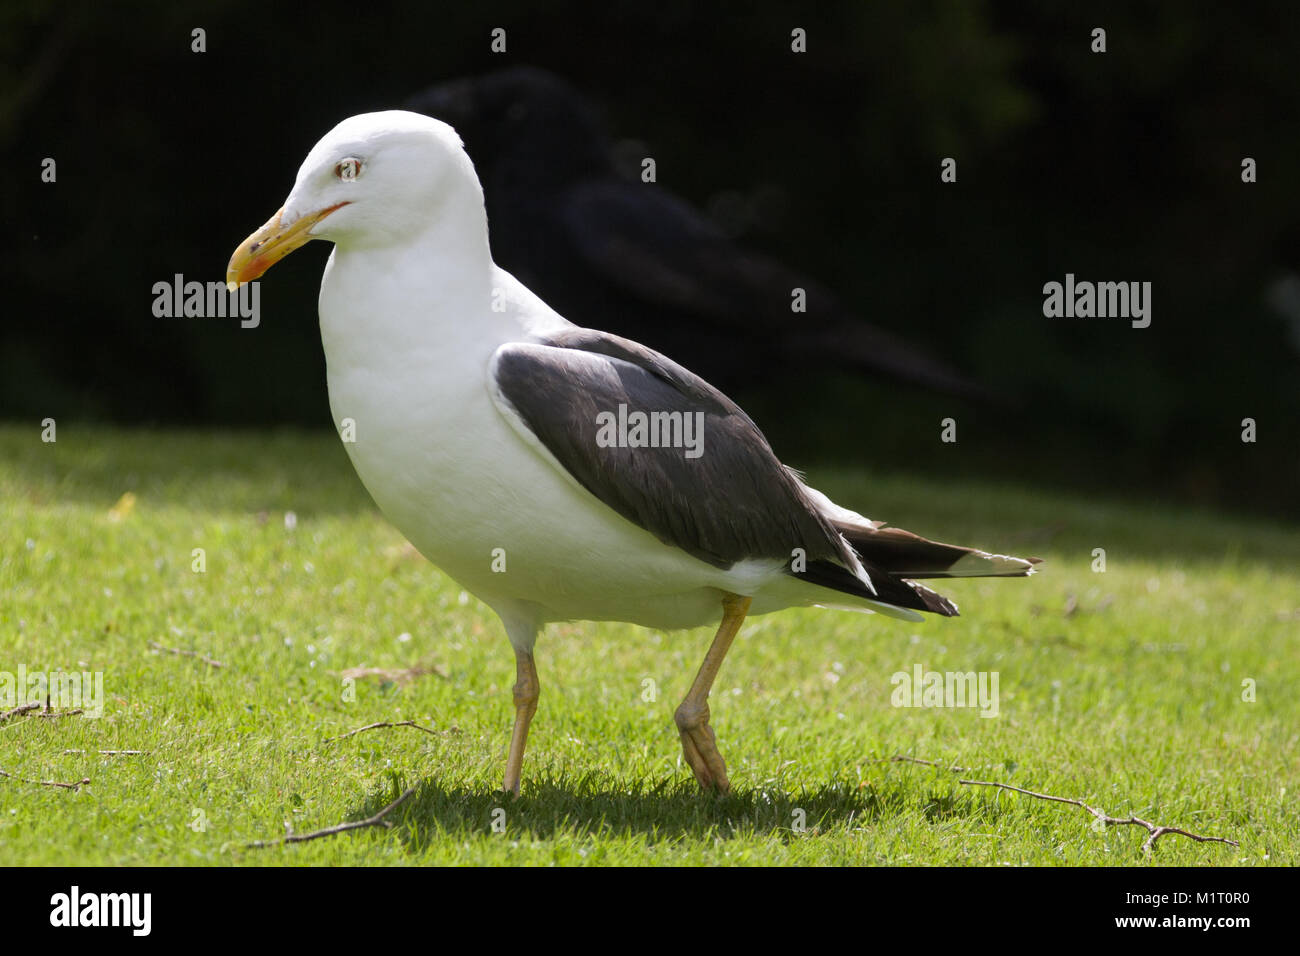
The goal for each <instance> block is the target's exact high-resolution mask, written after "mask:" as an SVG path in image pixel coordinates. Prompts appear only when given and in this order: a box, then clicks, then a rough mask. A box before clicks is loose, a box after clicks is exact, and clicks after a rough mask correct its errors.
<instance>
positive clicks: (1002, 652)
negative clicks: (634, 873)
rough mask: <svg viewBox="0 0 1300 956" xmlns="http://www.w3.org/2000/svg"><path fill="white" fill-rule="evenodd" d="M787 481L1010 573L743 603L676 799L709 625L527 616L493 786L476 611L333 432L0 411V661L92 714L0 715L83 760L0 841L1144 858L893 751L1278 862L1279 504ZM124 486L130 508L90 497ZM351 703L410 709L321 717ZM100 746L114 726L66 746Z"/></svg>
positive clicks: (4, 807)
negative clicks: (515, 788) (704, 727)
mask: <svg viewBox="0 0 1300 956" xmlns="http://www.w3.org/2000/svg"><path fill="white" fill-rule="evenodd" d="M810 479H811V480H812V481H813V482H814V483H815V484H816V485H818V486H819V487H821V488H822V489H823V490H825V491H826V492H827V493H829V494H831V495H832V497H834V498H836V499H838V500H841V501H842V502H843V503H844V504H846V505H848V506H850V507H855V508H858V509H859V510H862V511H863V512H864V513H866V514H869V515H871V516H873V517H879V518H886V519H888V520H889V521H891V522H892V523H895V524H898V525H901V526H903V527H908V528H911V529H912V530H915V531H918V532H920V533H924V534H930V535H932V536H936V537H940V538H943V539H947V540H953V541H957V542H967V543H973V544H979V545H982V546H987V547H990V548H995V549H999V550H1007V551H1011V552H1013V553H1028V554H1037V555H1040V556H1042V557H1043V558H1045V559H1046V561H1047V563H1046V565H1045V571H1044V573H1043V574H1041V575H1039V576H1036V577H1034V578H1031V579H1028V580H1009V581H996V580H995V581H959V582H954V583H951V584H947V586H946V587H945V588H944V590H945V591H946V592H947V593H949V594H951V595H952V596H953V597H955V598H956V599H957V600H958V601H959V602H960V604H961V606H962V610H963V614H964V616H963V617H960V618H957V619H955V620H939V619H932V620H928V621H927V622H926V623H925V624H923V625H912V624H905V623H901V622H896V621H890V620H886V619H884V618H881V617H878V616H872V617H868V616H861V615H856V614H848V613H842V612H833V611H821V610H817V609H809V610H797V611H786V612H783V613H780V614H775V615H769V616H767V617H762V618H756V619H752V620H751V621H749V622H748V623H747V624H746V627H745V629H744V630H743V631H742V634H741V637H740V639H739V640H738V641H737V644H736V646H735V648H734V649H733V651H732V653H731V654H730V656H729V657H728V659H727V661H726V664H725V666H724V667H723V670H722V674H721V677H720V679H719V681H718V684H717V686H716V687H715V689H714V694H713V698H712V710H713V725H714V727H715V729H716V730H717V733H718V739H719V744H720V747H721V749H722V752H723V754H724V756H725V757H726V758H727V760H728V767H729V770H730V772H731V777H732V782H733V786H734V788H735V792H734V794H733V795H732V796H730V797H726V798H717V797H713V796H705V795H702V794H700V793H698V792H697V789H696V787H695V784H694V781H693V780H692V779H691V777H690V774H689V771H687V770H686V769H685V767H684V765H683V764H682V763H681V762H680V759H679V757H680V749H679V745H678V740H677V735H676V732H675V729H674V727H673V723H672V711H673V708H674V707H675V705H676V703H677V701H678V699H679V698H680V697H681V695H682V694H683V693H684V692H685V690H686V688H687V686H688V684H689V682H690V680H691V678H692V676H693V674H694V671H695V668H696V667H697V666H698V664H699V661H700V659H701V657H702V655H703V653H704V650H705V648H706V647H707V644H708V641H709V640H710V638H711V634H710V633H709V632H707V631H704V630H697V631H690V632H681V633H666V634H665V633H657V632H651V631H646V630H641V629H638V628H635V627H632V626H628V625H621V624H588V623H578V624H568V625H555V626H552V627H551V628H550V629H548V631H547V632H546V633H545V634H544V635H543V637H542V639H541V641H540V642H539V645H538V667H539V671H540V675H541V680H542V698H541V707H540V710H539V712H538V715H537V719H536V720H535V721H534V722H533V729H532V737H531V740H530V749H529V752H528V755H527V759H526V761H525V765H524V793H523V797H522V799H520V800H519V801H514V800H512V799H511V798H509V797H507V796H505V795H503V794H500V793H498V792H496V788H497V787H499V785H500V779H501V774H502V771H503V769H504V763H505V749H506V745H507V741H508V737H509V729H510V722H511V718H512V716H513V710H512V706H511V693H510V688H511V685H512V683H513V680H514V664H513V655H512V654H511V652H510V648H509V645H508V644H507V642H506V640H505V637H504V634H503V632H502V630H501V627H500V625H499V623H498V622H497V620H496V618H495V617H494V616H493V615H492V613H491V612H490V611H488V610H487V609H486V608H485V607H483V606H482V605H480V604H479V603H478V602H477V601H475V600H474V599H473V598H470V597H469V596H468V595H465V594H463V593H462V592H461V591H460V589H459V588H458V587H457V586H456V585H455V584H453V583H452V582H450V581H449V580H447V579H446V578H445V577H443V576H442V575H441V574H440V573H439V572H438V571H437V570H436V569H435V568H433V567H432V566H430V565H429V564H428V563H427V562H425V561H424V560H423V559H422V558H420V557H418V556H417V555H414V554H413V553H412V552H411V551H410V550H409V548H407V547H405V545H404V542H403V539H402V538H401V536H400V535H399V533H398V532H397V531H396V530H395V529H393V528H392V527H391V526H389V525H388V524H387V523H386V522H385V521H384V520H383V519H382V518H381V517H380V516H379V514H378V513H377V511H376V510H375V508H374V506H373V505H372V504H371V503H370V501H369V499H368V497H367V496H366V493H365V491H364V489H363V488H362V487H361V486H360V484H359V482H358V481H357V479H356V478H355V476H354V475H353V473H352V471H351V468H350V466H349V465H348V463H347V460H346V458H345V456H344V454H343V452H342V450H341V447H340V446H339V444H338V442H337V440H336V439H335V438H333V437H332V436H330V435H314V434H307V435H304V434H266V433H256V434H229V433H215V434H214V433H192V432H169V433H158V432H122V431H113V430H109V429H104V428H78V427H75V426H64V427H63V428H61V430H60V431H59V440H58V442H57V443H56V444H43V443H41V441H40V439H39V433H38V431H37V430H36V429H35V428H17V427H8V428H4V429H0V502H2V504H0V507H3V521H2V522H0V527H2V528H3V536H2V537H0V547H2V548H3V551H2V552H0V555H2V556H0V671H9V672H15V671H16V670H17V667H18V665H20V664H21V665H23V666H24V667H26V668H27V669H28V670H29V671H32V670H56V669H61V670H74V669H75V670H89V671H102V672H103V673H104V682H105V691H106V694H105V696H106V704H105V709H104V715H103V716H102V717H101V718H100V719H87V718H84V717H67V718H62V719H49V718H43V717H37V716H31V715H24V716H20V717H15V718H11V719H9V720H7V721H4V722H3V723H0V770H4V771H6V772H8V773H10V774H13V775H16V776H18V777H24V778H28V779H29V780H59V781H71V780H79V779H81V778H83V777H88V778H90V781H91V783H90V784H89V785H88V786H86V787H83V788H82V789H80V790H79V791H72V790H66V789H57V788H51V787H46V786H39V785H36V784H33V783H28V782H23V781H21V780H16V779H5V778H0V864H3V865H13V864H91V865H95V864H98V865H132V864H239V863H256V864H427V863H435V864H446V863H466V864H501V863H521V864H547V863H564V864H577V863H596V864H661V863H662V864H697V863H698V864H715V865H716V864H727V863H748V864H841V863H887V864H986V865H994V864H1007V863H1010V864H1087V865H1098V864H1100V865H1106V864H1121V865H1132V864H1142V865H1148V864H1146V861H1144V859H1143V858H1142V856H1141V855H1140V854H1139V853H1138V847H1139V846H1140V845H1141V843H1142V840H1143V838H1144V837H1145V833H1144V832H1142V831H1141V830H1139V828H1137V827H1123V828H1115V829H1110V830H1106V831H1104V832H1098V831H1097V830H1095V829H1094V828H1092V827H1091V826H1090V822H1091V818H1090V817H1089V816H1088V814H1087V813H1085V812H1084V811H1083V810H1081V809H1078V808H1075V807H1070V806H1065V805H1062V804H1057V803H1048V802H1045V801H1039V800H1034V799H1032V798H1029V797H1025V796H1021V795H1018V794H1013V793H1007V792H998V791H993V790H990V789H987V788H972V787H966V786H961V785H958V784H957V782H956V775H954V774H951V773H948V772H944V771H939V770H934V769H931V768H928V767H922V766H917V765H908V764H899V763H889V762H883V761H882V758H888V757H889V756H891V755H893V754H909V755H914V756H917V757H921V758H925V759H931V760H936V761H942V762H950V763H956V764H961V765H964V766H967V767H971V768H972V770H971V772H970V773H969V774H967V776H973V777H977V778H979V779H985V780H999V781H1004V782H1007V783H1010V784H1013V785H1016V786H1020V787H1027V788H1029V789H1031V790H1037V791H1042V792H1048V793H1053V794H1059V795H1063V796H1069V797H1077V798H1082V799H1084V800H1086V801H1087V802H1089V803H1092V804H1094V805H1099V806H1101V807H1102V808H1104V809H1105V810H1106V811H1107V812H1108V813H1111V814H1114V815H1119V816H1127V815H1129V814H1130V813H1133V814H1136V815H1138V816H1140V817H1144V818H1147V819H1150V820H1152V821H1154V822H1156V823H1160V824H1173V825H1178V826H1183V827H1187V828H1189V829H1192V830H1195V831H1198V832H1201V833H1206V834H1211V835H1221V836H1229V837H1232V838H1235V839H1238V840H1240V841H1241V846H1240V848H1234V847H1230V846H1226V845H1219V844H1196V843H1192V842H1191V841H1189V840H1185V839H1183V838H1181V837H1178V836H1169V837H1165V838H1164V839H1162V840H1161V842H1160V843H1159V845H1158V846H1157V849H1156V852H1155V855H1154V857H1153V858H1152V860H1151V861H1150V864H1149V865H1161V864H1182V865H1186V864H1221V865H1236V864H1242V865H1279V864H1283V865H1292V866H1294V865H1296V864H1297V863H1300V851H1298V849H1297V843H1298V841H1297V832H1298V830H1300V824H1298V819H1297V812H1296V806H1295V802H1296V790H1297V785H1296V771H1297V767H1298V765H1300V707H1298V706H1297V700H1298V699H1300V686H1298V684H1297V670H1298V668H1297V658H1298V656H1300V655H1298V652H1297V645H1296V637H1297V632H1298V631H1300V536H1298V535H1297V533H1296V529H1294V528H1279V527H1276V526H1269V525H1267V524H1265V523H1262V522H1246V521H1239V520H1234V519H1229V518H1224V517H1222V516H1215V515H1212V514H1203V513H1187V512H1178V511H1172V510H1164V509H1162V508H1160V507H1157V506H1151V505H1148V504H1145V503H1140V502H1135V503H1128V504H1125V503H1115V502H1100V503H1099V502H1095V501H1085V500H1078V499H1075V498H1070V497H1064V496H1057V495H1050V494H1044V493H1041V492H1036V491H1033V490H1030V489H1026V488H1010V487H992V486H981V485H970V484H957V483H956V482H952V481H947V482H941V481H934V480H923V479H919V478H915V477H909V476H897V475H885V474H873V473H868V472H865V471H856V472H855V471H848V470H820V471H819V470H816V469H813V470H812V472H811V474H810ZM128 491H130V492H132V493H133V494H134V495H135V496H136V498H135V505H134V508H133V509H132V510H131V512H130V513H129V514H128V515H126V517H125V518H124V519H122V520H120V521H113V520H111V519H110V516H109V512H110V509H111V508H113V506H114V504H115V503H116V502H117V501H118V500H119V498H120V496H121V495H122V494H123V493H124V492H128ZM287 511H293V512H294V513H295V514H296V517H297V524H296V527H294V528H292V529H288V528H286V522H285V513H286V512H287ZM200 547H201V548H204V549H205V551H206V559H207V570H206V572H205V573H201V574H200V573H195V572H194V571H193V570H192V568H191V564H192V557H191V554H192V549H194V548H200ZM1094 548H1105V549H1106V559H1107V570H1106V572H1105V573H1104V574H1097V573H1093V571H1092V570H1091V567H1090V565H1091V563H1092V560H1093V558H1092V550H1093V549H1094ZM1071 608H1073V610H1071ZM403 635H408V636H407V637H405V638H404V637H403ZM150 641H155V642H157V643H159V644H163V645H166V646H168V647H173V648H180V649H184V650H191V651H197V652H199V653H201V654H204V655H208V656H210V657H212V658H215V659H217V660H219V661H221V662H222V663H223V664H224V665H225V666H224V667H222V668H215V667H211V666H209V665H207V664H205V663H203V662H202V661H200V660H197V659H194V658H189V657H182V656H175V655H172V654H165V653H159V652H157V651H155V650H153V649H151V648H150V646H149V643H148V642H150ZM916 663H920V664H923V665H924V666H925V667H926V668H927V669H931V670H939V671H969V670H976V671H997V672H998V673H999V677H1000V692H1001V699H1000V714H999V716H998V717H997V718H995V719H986V718H982V717H980V716H979V713H978V711H977V710H974V709H964V710H962V709H923V708H898V707H894V706H891V703H890V695H891V691H892V687H891V685H890V675H892V674H893V673H895V672H897V671H910V669H911V667H912V665H913V664H916ZM416 665H427V666H432V667H436V668H437V670H436V672H435V673H430V674H428V675H426V676H423V677H419V678H417V679H415V680H412V681H410V682H407V683H401V682H395V681H384V680H381V679H379V678H366V679H360V680H358V681H357V683H356V700H355V701H354V702H346V701H345V700H343V693H342V689H343V681H342V679H341V677H340V672H341V671H344V670H346V669H348V668H354V667H363V666H365V667H378V668H393V669H403V668H411V667H414V666H416ZM1245 679H1251V680H1253V681H1255V686H1256V700H1255V701H1254V702H1253V703H1251V702H1245V701H1243V700H1242V682H1243V680H1245ZM646 681H653V682H654V684H655V686H656V687H657V690H658V696H657V699H656V700H654V701H650V702H648V701H646V700H644V699H643V695H644V690H645V688H646V687H647V686H649V685H647V684H646V683H644V682H646ZM384 720H389V721H399V720H416V721H418V722H420V723H421V724H424V725H426V726H429V727H432V728H434V729H435V730H436V731H437V733H436V734H433V735H430V734H425V733H422V732H420V731H418V730H415V729H412V728H409V727H399V728H391V729H384V730H376V731H372V732H368V733H364V734H360V735H357V736H355V737H352V738H350V739H347V740H341V741H335V742H328V741H327V738H330V737H333V736H335V735H338V734H341V733H344V732H346V731H348V730H350V729H353V728H356V727H360V726H362V725H363V724H368V723H371V722H375V721H384ZM113 749H132V750H145V751H147V753H146V754H143V755H139V756H100V755H98V754H96V753H94V752H95V751H98V750H113ZM67 750H74V751H81V750H84V751H87V753H85V754H82V753H71V754H69V753H65V751H67ZM412 785H416V786H417V790H416V793H415V795H414V796H413V797H412V798H411V799H410V800H409V801H408V802H407V803H406V804H404V805H403V806H402V807H400V808H399V809H398V810H397V811H395V812H394V814H393V816H392V819H393V821H394V824H395V825H394V826H393V827H392V829H389V830H381V829H365V830H360V831H357V832H353V833H347V834H343V835H340V836H335V837H331V838H328V839H324V840H319V841H315V842H311V843H304V844H297V845H292V846H287V847H275V848H271V849H260V850H258V849H247V848H245V844H246V843H247V842H249V841H251V840H256V839H261V838H273V837H277V836H279V835H281V834H282V833H283V832H284V825H285V823H286V822H289V823H291V824H292V826H293V827H294V829H295V830H297V831H299V832H306V831H309V830H314V829H318V828H321V827H326V826H331V825H333V824H336V823H339V822H342V821H344V820H350V819H360V818H362V817H365V816H368V815H370V814H372V813H374V812H375V811H376V810H377V809H378V808H380V807H382V806H383V805H384V804H385V803H386V802H388V801H389V800H391V799H392V798H393V797H394V796H395V795H396V794H397V793H399V792H400V791H401V790H403V789H405V788H406V787H408V786H412ZM498 808H500V809H503V810H504V821H505V832H504V833H498V832H494V830H493V827H492V822H493V818H494V812H495V811H496V810H497V809H498ZM800 811H802V816H803V818H804V819H806V829H805V830H803V831H802V832H800V831H799V829H798V828H797V827H796V826H795V823H796V821H797V819H798V818H799V817H800V816H801V814H800ZM199 812H201V813H202V815H203V818H204V819H205V820H206V826H205V827H202V828H199V827H197V826H195V825H194V824H195V819H196V814H197V813H199ZM498 816H499V815H498Z"/></svg>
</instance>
